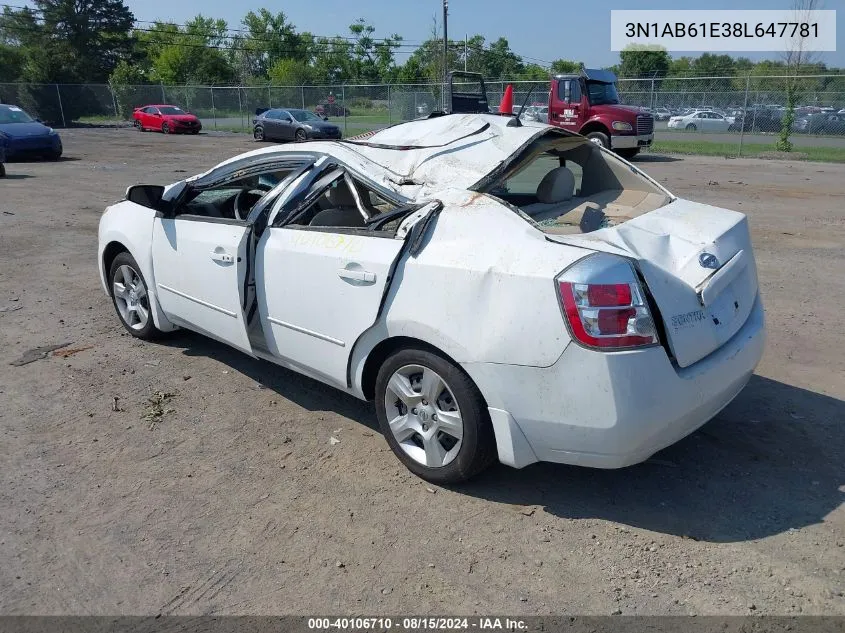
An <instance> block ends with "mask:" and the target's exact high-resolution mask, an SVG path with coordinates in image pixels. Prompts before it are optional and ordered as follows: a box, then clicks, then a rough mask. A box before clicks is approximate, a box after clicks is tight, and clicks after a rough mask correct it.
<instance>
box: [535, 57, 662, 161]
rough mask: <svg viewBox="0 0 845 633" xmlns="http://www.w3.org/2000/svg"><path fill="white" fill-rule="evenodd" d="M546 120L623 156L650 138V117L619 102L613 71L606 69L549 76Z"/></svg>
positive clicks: (631, 153)
mask: <svg viewBox="0 0 845 633" xmlns="http://www.w3.org/2000/svg"><path fill="white" fill-rule="evenodd" d="M549 124H550V125H555V126H557V127H561V128H564V129H567V130H570V131H572V132H577V133H578V134H583V135H584V136H586V137H587V138H589V139H590V140H591V141H593V142H594V143H598V144H600V145H603V146H604V147H606V148H607V149H611V150H613V151H614V152H616V153H617V154H619V155H620V156H622V157H623V158H633V157H634V156H636V155H637V153H638V152H639V151H640V149H642V148H643V147H648V146H649V145H651V143H652V142H653V141H654V117H653V116H652V115H651V114H649V113H647V112H644V111H642V110H640V109H639V108H636V107H633V106H625V105H621V104H620V102H619V93H618V92H617V90H616V75H614V74H613V73H612V72H610V71H607V70H593V69H584V70H582V71H581V73H580V74H578V75H555V76H554V77H552V83H551V87H550V89H549Z"/></svg>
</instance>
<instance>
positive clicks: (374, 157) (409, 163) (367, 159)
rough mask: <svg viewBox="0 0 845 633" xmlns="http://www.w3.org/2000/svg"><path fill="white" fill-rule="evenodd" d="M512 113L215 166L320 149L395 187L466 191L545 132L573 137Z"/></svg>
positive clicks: (444, 120)
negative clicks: (516, 118) (517, 119)
mask: <svg viewBox="0 0 845 633" xmlns="http://www.w3.org/2000/svg"><path fill="white" fill-rule="evenodd" d="M512 120H513V119H512V117H508V116H501V115H496V114H449V115H444V116H439V117H435V118H430V119H422V120H417V121H411V122H408V123H401V124H399V125H394V126H392V127H388V128H385V129H383V130H379V131H378V132H376V133H374V134H372V135H371V136H368V137H366V138H359V139H347V140H344V141H309V142H304V143H296V144H295V145H289V146H272V147H267V148H263V149H259V150H255V151H253V152H248V153H246V154H242V155H240V156H236V157H234V158H232V159H230V160H228V161H226V162H225V163H222V164H221V165H219V166H218V167H217V168H215V169H219V168H220V167H224V166H226V165H228V164H230V163H233V162H236V161H238V162H239V161H242V160H244V159H248V158H252V157H259V156H264V155H267V154H279V155H283V154H286V153H291V154H293V153H302V152H318V153H322V154H328V155H330V156H333V157H335V158H337V159H338V160H340V161H343V162H344V163H346V164H347V165H349V166H351V167H353V168H356V169H359V170H360V171H361V172H362V173H364V174H367V175H368V176H370V177H372V178H373V179H374V180H376V181H381V182H382V183H383V184H385V185H386V186H388V187H390V188H392V189H397V188H400V187H405V186H416V187H421V188H423V189H427V190H431V191H436V190H438V189H443V188H447V187H455V188H459V189H467V188H469V187H471V186H472V185H474V184H475V183H477V182H478V181H479V180H480V179H481V178H482V177H483V176H485V175H486V174H488V173H490V172H491V171H493V170H494V169H496V168H497V167H498V166H499V165H501V164H502V163H503V162H505V161H506V160H507V159H508V158H509V157H510V156H511V155H513V154H514V153H516V152H517V151H519V150H520V149H521V148H523V147H524V146H525V145H527V144H528V143H530V142H531V141H533V140H534V139H535V138H537V137H539V136H542V135H543V134H545V133H553V134H564V135H572V133H570V132H566V131H564V130H559V129H557V128H553V127H551V126H548V125H544V124H532V123H530V122H529V123H523V124H522V125H521V126H519V127H508V123H509V122H510V121H512Z"/></svg>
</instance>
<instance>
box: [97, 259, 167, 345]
mask: <svg viewBox="0 0 845 633" xmlns="http://www.w3.org/2000/svg"><path fill="white" fill-rule="evenodd" d="M109 282H110V290H111V296H112V302H113V303H114V309H115V311H117V316H118V317H119V318H120V322H121V323H122V324H123V327H124V328H126V331H127V332H129V333H130V334H131V335H132V336H135V337H137V338H140V339H144V340H151V339H155V338H158V337H160V336H161V335H162V331H161V330H159V329H158V328H157V327H156V326H155V323H154V322H153V313H152V311H151V310H150V295H149V292H148V290H147V282H146V281H145V280H144V276H143V275H142V274H141V267H140V266H138V263H137V262H136V261H135V258H134V257H132V255H130V254H129V253H126V252H123V253H120V254H119V255H118V256H117V257H115V258H114V261H113V262H112V265H111V269H110V270H109Z"/></svg>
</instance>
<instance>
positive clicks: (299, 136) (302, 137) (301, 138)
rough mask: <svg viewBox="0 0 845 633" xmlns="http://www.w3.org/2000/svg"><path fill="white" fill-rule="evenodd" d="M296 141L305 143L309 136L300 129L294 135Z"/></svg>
mask: <svg viewBox="0 0 845 633" xmlns="http://www.w3.org/2000/svg"><path fill="white" fill-rule="evenodd" d="M294 140H295V141H296V142H297V143H302V142H303V141H307V140H308V134H307V133H306V132H305V130H303V129H302V128H299V129H298V130H297V131H296V133H295V134H294Z"/></svg>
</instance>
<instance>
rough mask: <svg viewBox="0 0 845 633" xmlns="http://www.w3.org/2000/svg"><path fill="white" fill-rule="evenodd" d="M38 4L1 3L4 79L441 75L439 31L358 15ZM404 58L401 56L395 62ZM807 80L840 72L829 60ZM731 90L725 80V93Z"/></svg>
mask: <svg viewBox="0 0 845 633" xmlns="http://www.w3.org/2000/svg"><path fill="white" fill-rule="evenodd" d="M34 5H35V6H34V7H33V8H27V7H16V6H14V5H3V6H4V9H3V12H2V15H0V82H17V81H20V82H30V83H80V84H81V83H106V82H112V83H120V84H132V83H137V84H144V83H161V84H166V85H187V84H194V85H208V84H213V85H259V84H266V83H271V84H273V85H303V84H305V85H319V84H338V83H424V82H438V81H440V80H441V78H442V77H443V43H442V40H441V39H440V38H439V37H438V26H437V24H436V23H434V24H432V29H431V35H430V37H429V38H428V39H427V40H426V41H424V42H421V43H409V42H406V41H405V40H404V39H403V38H402V36H401V35H399V34H395V33H394V34H390V35H377V32H376V28H375V26H374V25H372V24H370V23H369V22H368V21H366V20H365V19H363V18H362V19H359V20H357V21H355V22H354V23H353V24H351V25H350V26H349V29H348V32H347V33H345V34H342V35H333V36H325V35H317V34H313V33H310V32H307V31H299V30H298V29H297V28H296V26H295V25H294V24H292V23H291V22H290V20H289V19H288V17H287V16H286V15H285V14H284V13H283V12H277V13H273V12H271V11H269V10H267V9H261V10H259V11H257V12H256V11H250V12H248V13H247V14H246V15H245V16H244V17H243V18H242V19H241V21H240V23H239V24H238V25H236V26H230V25H229V24H227V23H226V21H225V20H221V19H216V18H212V17H206V16H203V15H197V16H196V17H194V18H193V19H191V20H189V21H187V22H186V23H185V24H175V23H172V22H161V21H159V22H151V23H146V22H140V21H137V20H136V19H135V16H134V15H133V14H132V12H131V11H130V10H129V8H128V7H127V6H126V5H125V4H124V2H123V0H35V1H34ZM398 58H404V61H400V59H398ZM447 64H448V67H449V68H450V69H452V68H460V69H462V68H466V69H467V70H469V71H473V72H480V73H482V74H483V75H484V76H485V77H486V78H487V79H491V80H494V79H508V80H538V81H542V80H545V79H547V78H548V76H549V74H550V72H577V71H578V70H579V69H580V68H581V67H582V66H583V64H582V62H580V61H573V60H566V59H556V60H549V61H544V60H532V59H530V58H526V57H523V56H520V55H519V54H517V53H516V52H514V51H513V50H512V49H511V48H510V45H509V43H508V40H507V39H506V38H504V37H500V38H498V39H496V40H494V41H489V42H488V41H487V39H486V38H485V37H484V36H483V35H473V36H472V37H469V38H467V39H466V40H464V41H451V42H450V43H449V47H448V57H447ZM610 69H611V70H614V71H615V72H616V73H617V74H618V75H619V76H621V77H629V78H631V77H644V78H654V79H656V80H659V81H664V80H666V79H667V78H672V77H694V76H698V77H701V76H710V77H744V76H747V75H748V74H752V75H779V74H784V72H785V71H786V70H787V68H786V65H785V63H784V62H781V61H770V60H764V61H760V62H753V61H751V60H750V59H747V58H743V57H739V58H733V57H731V56H729V55H713V54H704V55H701V56H700V57H696V58H692V57H680V58H676V59H673V58H671V57H670V56H669V54H668V53H667V52H666V51H662V50H634V49H632V50H626V51H622V53H621V54H620V60H619V63H618V64H616V65H615V66H612V67H611V68H610ZM802 72H804V73H808V74H809V73H818V74H822V73H830V72H833V73H835V74H838V73H839V71H838V70H835V69H828V68H826V67H825V65H824V64H818V63H817V64H812V65H806V67H805V68H803V69H802ZM727 87H728V84H726V88H727Z"/></svg>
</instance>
